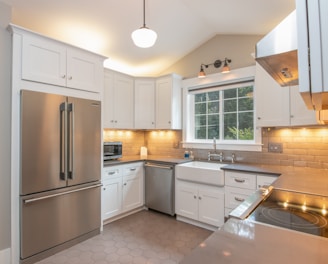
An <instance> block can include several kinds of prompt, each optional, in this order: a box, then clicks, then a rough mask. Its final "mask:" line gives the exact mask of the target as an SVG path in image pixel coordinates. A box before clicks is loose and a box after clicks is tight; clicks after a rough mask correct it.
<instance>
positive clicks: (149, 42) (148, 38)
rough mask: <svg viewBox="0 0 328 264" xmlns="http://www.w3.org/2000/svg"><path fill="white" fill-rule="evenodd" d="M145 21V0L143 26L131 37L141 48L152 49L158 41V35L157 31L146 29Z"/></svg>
mask: <svg viewBox="0 0 328 264" xmlns="http://www.w3.org/2000/svg"><path fill="white" fill-rule="evenodd" d="M145 21H146V19H145V0H143V26H142V27H141V28H139V29H136V30H135V31H133V32H132V34H131V37H132V40H133V42H134V44H135V45H136V46H137V47H140V48H150V47H152V46H153V45H154V44H155V42H156V39H157V34H156V32H155V31H153V30H151V29H149V28H148V27H146V22H145Z"/></svg>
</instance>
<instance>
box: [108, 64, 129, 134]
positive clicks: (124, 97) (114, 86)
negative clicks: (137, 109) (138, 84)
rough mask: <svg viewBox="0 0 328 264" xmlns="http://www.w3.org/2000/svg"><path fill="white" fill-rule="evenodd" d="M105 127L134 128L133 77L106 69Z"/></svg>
mask: <svg viewBox="0 0 328 264" xmlns="http://www.w3.org/2000/svg"><path fill="white" fill-rule="evenodd" d="M104 127H105V128H119V129H133V128H134V89H133V78H131V77H129V76H127V75H124V74H120V73H117V72H112V71H108V70H106V71H105V80H104Z"/></svg>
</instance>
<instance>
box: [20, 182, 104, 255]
mask: <svg viewBox="0 0 328 264" xmlns="http://www.w3.org/2000/svg"><path fill="white" fill-rule="evenodd" d="M100 223H101V219H100V184H97V185H91V186H86V187H83V188H79V189H74V188H70V189H65V191H63V192H59V193H53V192H52V193H46V194H44V195H43V196H38V197H33V196H23V197H21V259H26V258H29V257H31V256H34V255H36V254H38V253H41V252H43V251H46V250H48V249H50V248H53V247H55V246H58V245H60V244H62V243H64V242H67V241H69V240H72V239H75V238H78V237H79V236H81V235H83V234H86V233H88V232H91V231H94V230H96V229H99V228H100Z"/></svg>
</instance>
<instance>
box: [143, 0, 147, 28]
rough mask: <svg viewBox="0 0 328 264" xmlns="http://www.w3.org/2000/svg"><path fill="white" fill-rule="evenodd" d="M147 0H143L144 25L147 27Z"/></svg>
mask: <svg viewBox="0 0 328 264" xmlns="http://www.w3.org/2000/svg"><path fill="white" fill-rule="evenodd" d="M145 2H146V0H143V27H146V11H145V10H146V8H145Z"/></svg>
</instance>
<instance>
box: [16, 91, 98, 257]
mask: <svg viewBox="0 0 328 264" xmlns="http://www.w3.org/2000/svg"><path fill="white" fill-rule="evenodd" d="M20 164H21V173H20V174H21V177H20V225H21V230H20V236H21V237H20V239H21V243H20V254H21V263H33V262H35V261H38V260H40V259H42V258H44V257H45V256H48V255H50V254H53V253H55V252H57V251H59V250H61V249H63V248H65V247H67V246H69V245H72V244H74V243H76V242H78V241H82V240H84V239H86V238H88V237H91V236H93V235H95V234H97V233H99V232H100V223H101V213H100V186H101V184H100V178H101V105H100V102H99V101H93V100H86V99H79V98H74V97H66V96H61V95H54V94H47V93H42V92H34V91H27V90H22V91H21V161H20Z"/></svg>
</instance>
